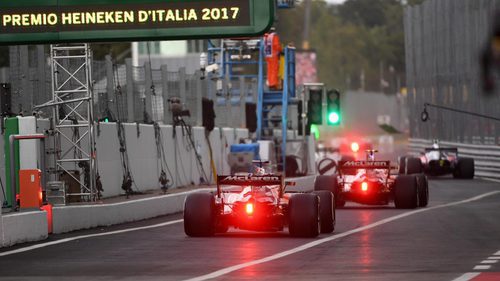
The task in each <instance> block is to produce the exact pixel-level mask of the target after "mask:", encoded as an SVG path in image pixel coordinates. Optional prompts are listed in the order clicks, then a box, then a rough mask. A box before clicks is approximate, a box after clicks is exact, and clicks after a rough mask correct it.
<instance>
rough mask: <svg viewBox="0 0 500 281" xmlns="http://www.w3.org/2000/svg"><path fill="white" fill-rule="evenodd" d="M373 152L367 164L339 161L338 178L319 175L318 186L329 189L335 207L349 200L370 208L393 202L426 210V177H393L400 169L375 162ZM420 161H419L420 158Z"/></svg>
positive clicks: (396, 204)
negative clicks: (328, 187) (332, 193)
mask: <svg viewBox="0 0 500 281" xmlns="http://www.w3.org/2000/svg"><path fill="white" fill-rule="evenodd" d="M375 152H376V151H374V150H368V151H367V153H368V157H367V159H368V160H366V161H355V160H349V161H339V169H338V172H339V173H338V176H337V177H332V176H318V177H317V179H316V183H317V184H318V185H319V186H330V188H331V189H330V190H332V191H333V192H334V194H335V197H336V200H337V201H336V205H337V206H338V207H342V206H344V205H345V203H346V201H352V202H356V203H360V204H367V205H387V204H389V203H390V202H392V201H394V204H395V206H396V208H417V207H425V206H427V204H428V202H429V188H428V182H427V177H426V176H425V175H424V174H400V175H398V174H392V173H391V171H392V170H393V169H396V168H397V167H393V166H391V162H390V161H376V160H375V157H374V153H375ZM417 160H418V159H417Z"/></svg>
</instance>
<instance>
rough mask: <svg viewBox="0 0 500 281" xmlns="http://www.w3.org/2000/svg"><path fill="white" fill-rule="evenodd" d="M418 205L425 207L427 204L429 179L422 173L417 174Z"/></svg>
mask: <svg viewBox="0 0 500 281" xmlns="http://www.w3.org/2000/svg"><path fill="white" fill-rule="evenodd" d="M417 183H418V206H419V207H427V205H428V204H429V181H428V180H427V177H426V176H425V175H424V174H419V175H417Z"/></svg>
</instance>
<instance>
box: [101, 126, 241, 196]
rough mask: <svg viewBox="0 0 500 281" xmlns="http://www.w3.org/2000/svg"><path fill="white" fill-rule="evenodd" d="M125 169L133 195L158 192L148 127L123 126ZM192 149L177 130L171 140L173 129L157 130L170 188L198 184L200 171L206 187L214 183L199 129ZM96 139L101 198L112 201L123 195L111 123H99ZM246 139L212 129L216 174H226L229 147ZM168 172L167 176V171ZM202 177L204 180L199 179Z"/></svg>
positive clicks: (226, 130)
mask: <svg viewBox="0 0 500 281" xmlns="http://www.w3.org/2000/svg"><path fill="white" fill-rule="evenodd" d="M124 128H125V136H126V144H127V152H128V158H129V169H130V171H131V173H132V176H133V178H134V183H135V185H134V186H132V188H133V190H134V191H144V190H151V189H159V188H160V184H159V182H158V179H159V177H160V172H161V168H162V163H161V162H160V161H161V160H160V159H158V157H157V146H156V141H155V134H154V128H153V126H152V125H145V124H140V125H139V128H138V127H137V125H136V124H132V123H127V124H124ZM192 130H193V142H194V148H193V145H191V143H190V141H189V139H188V136H187V135H186V133H185V131H183V129H182V128H181V127H176V135H175V138H174V136H173V127H172V126H170V125H168V126H164V125H162V126H161V133H162V143H163V149H164V151H165V154H166V156H165V160H166V162H167V163H166V164H167V165H165V164H163V169H164V171H165V172H166V173H167V176H168V178H169V179H171V180H173V184H174V187H178V186H186V185H190V184H196V185H198V184H200V183H201V179H200V178H202V175H203V171H204V173H205V175H206V177H207V178H208V180H209V182H210V183H214V179H213V176H212V172H211V168H210V157H209V149H208V143H207V141H206V139H205V129H204V128H203V127H193V128H192ZM98 131H99V136H98V137H97V158H98V164H99V174H100V176H101V180H102V183H103V187H104V193H103V196H104V197H113V196H117V195H119V194H123V193H124V191H123V190H122V189H121V185H122V181H123V172H122V161H121V158H120V151H119V149H120V144H119V142H118V137H117V130H116V124H115V123H101V124H100V125H99V129H98ZM246 137H248V130H247V129H233V128H215V129H214V130H213V131H212V132H211V133H210V135H209V139H210V142H211V145H212V152H213V158H214V163H215V166H216V169H217V172H218V173H229V165H228V164H227V154H228V153H229V148H230V146H231V144H235V143H238V141H239V139H240V138H246ZM195 150H196V151H197V152H198V153H199V155H200V156H201V162H202V164H203V170H202V169H201V166H200V165H198V163H197V161H198V160H197V158H196V155H195V153H194V152H195ZM167 167H168V170H170V172H169V171H168V170H167ZM203 177H204V176H203Z"/></svg>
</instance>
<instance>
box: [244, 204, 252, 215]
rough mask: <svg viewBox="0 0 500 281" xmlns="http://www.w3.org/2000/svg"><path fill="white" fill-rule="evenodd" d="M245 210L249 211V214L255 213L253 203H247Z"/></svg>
mask: <svg viewBox="0 0 500 281" xmlns="http://www.w3.org/2000/svg"><path fill="white" fill-rule="evenodd" d="M245 211H246V212H247V215H253V203H247V205H246V206H245Z"/></svg>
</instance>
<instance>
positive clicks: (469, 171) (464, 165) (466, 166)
mask: <svg viewBox="0 0 500 281" xmlns="http://www.w3.org/2000/svg"><path fill="white" fill-rule="evenodd" d="M453 177H454V178H459V179H472V178H474V159H473V158H467V157H464V158H458V163H457V166H456V167H455V171H454V172H453Z"/></svg>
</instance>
